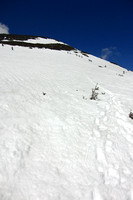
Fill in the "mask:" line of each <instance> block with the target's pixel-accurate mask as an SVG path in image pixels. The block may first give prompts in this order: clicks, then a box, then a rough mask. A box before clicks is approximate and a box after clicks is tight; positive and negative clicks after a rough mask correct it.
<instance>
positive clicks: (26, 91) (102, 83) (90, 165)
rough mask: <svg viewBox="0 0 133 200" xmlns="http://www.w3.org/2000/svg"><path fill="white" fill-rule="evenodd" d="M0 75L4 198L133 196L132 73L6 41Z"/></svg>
mask: <svg viewBox="0 0 133 200" xmlns="http://www.w3.org/2000/svg"><path fill="white" fill-rule="evenodd" d="M0 74H1V77H0V119H1V120H0V200H133V120H132V119H131V118H129V113H130V111H131V110H132V109H133V72H131V71H127V70H126V69H124V68H121V67H119V66H117V65H114V64H111V63H109V62H107V61H105V60H102V59H100V58H96V57H94V56H92V55H89V57H86V56H83V55H82V54H81V53H80V52H79V51H78V53H75V52H74V51H70V52H67V51H57V50H50V49H37V48H35V49H29V48H25V47H17V46H15V47H14V50H12V49H11V46H9V45H4V46H2V45H1V46H0ZM97 83H98V87H99V89H98V90H96V92H97V93H98V99H97V100H90V97H91V94H92V88H95V86H96V84H97Z"/></svg>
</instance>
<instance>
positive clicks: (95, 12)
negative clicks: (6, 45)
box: [0, 0, 133, 70]
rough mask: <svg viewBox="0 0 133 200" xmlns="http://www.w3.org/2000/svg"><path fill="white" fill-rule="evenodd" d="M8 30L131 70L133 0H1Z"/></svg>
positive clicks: (2, 19)
mask: <svg viewBox="0 0 133 200" xmlns="http://www.w3.org/2000/svg"><path fill="white" fill-rule="evenodd" d="M0 7H1V11H0V23H2V24H5V25H6V26H8V28H9V33H11V34H25V35H38V36H45V37H50V38H54V39H57V40H60V41H62V42H65V43H67V44H69V45H71V46H73V47H75V48H78V49H80V50H82V51H86V52H89V53H91V54H93V55H95V56H98V57H102V58H104V59H107V60H109V61H112V62H115V63H118V64H119V65H121V66H123V67H125V68H127V69H129V70H133V0H83V1H78V0H67V1H65V0H64V1H63V0H56V1H53V0H49V1H48V0H47V1H45V0H42V1H41V0H38V1H33V0H32V1H31V0H27V1H26V0H23V1H15V0H14V1H8V0H7V1H3V2H2V3H1V6H0Z"/></svg>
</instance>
